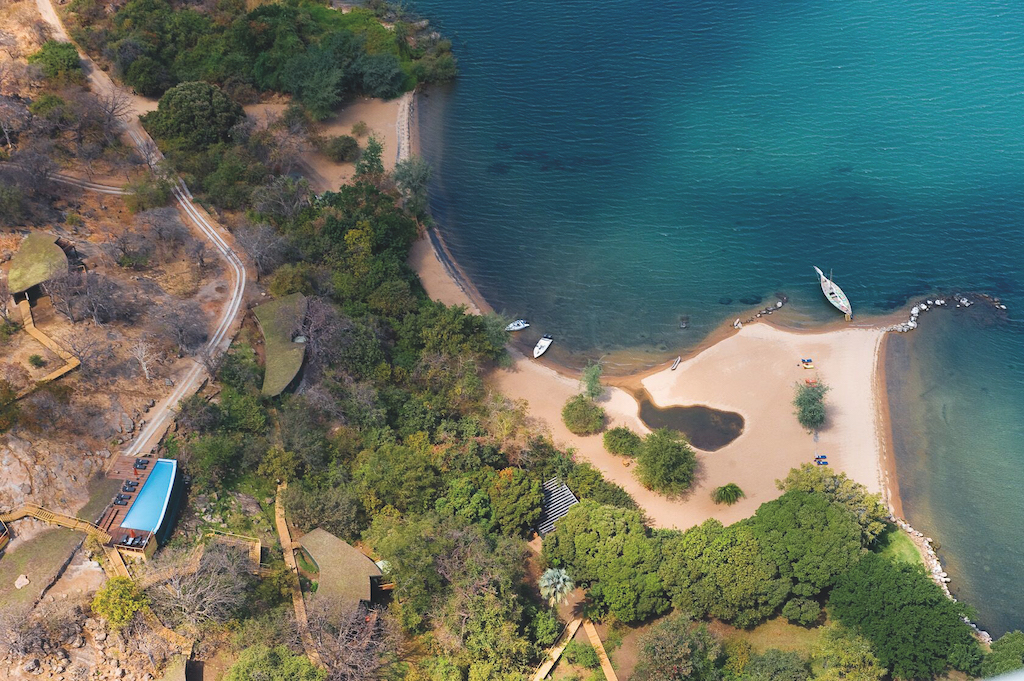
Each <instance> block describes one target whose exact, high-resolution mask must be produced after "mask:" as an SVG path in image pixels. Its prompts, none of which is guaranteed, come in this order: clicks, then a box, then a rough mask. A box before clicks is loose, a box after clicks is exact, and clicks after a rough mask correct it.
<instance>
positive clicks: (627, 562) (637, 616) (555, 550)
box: [543, 501, 668, 622]
mask: <svg viewBox="0 0 1024 681" xmlns="http://www.w3.org/2000/svg"><path fill="white" fill-rule="evenodd" d="M543 551H544V558H545V559H546V560H547V562H548V564H549V565H552V566H553V567H561V568H565V569H566V570H568V572H569V574H570V575H571V576H572V577H573V579H574V580H576V581H577V582H578V583H584V584H589V585H590V592H589V595H590V597H591V598H592V599H594V600H595V601H596V602H597V604H598V605H599V607H600V608H601V609H603V610H606V611H608V612H610V613H611V614H613V615H614V616H615V617H616V618H617V619H619V620H621V621H623V622H637V621H641V620H644V619H647V618H648V617H650V616H651V615H658V614H661V613H663V612H665V611H666V610H667V609H668V599H667V598H666V596H665V592H664V589H663V588H662V584H661V578H660V577H659V575H658V566H659V564H660V562H661V552H660V547H659V545H658V542H657V541H655V540H654V539H653V538H651V537H650V536H649V535H648V532H647V528H646V527H644V524H643V517H642V516H641V515H640V513H638V512H636V511H627V510H623V509H619V508H612V507H610V506H601V505H600V504H597V503H594V502H592V501H583V502H581V503H579V504H576V505H575V506H573V507H572V509H571V510H570V511H569V513H568V515H566V516H565V517H564V518H562V519H561V520H559V521H558V525H557V526H556V527H555V531H554V532H552V533H550V534H548V535H547V536H545V537H544V549H543Z"/></svg>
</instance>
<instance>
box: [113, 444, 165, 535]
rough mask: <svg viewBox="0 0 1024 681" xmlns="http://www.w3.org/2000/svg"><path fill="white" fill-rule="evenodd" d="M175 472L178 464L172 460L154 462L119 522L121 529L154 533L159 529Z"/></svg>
mask: <svg viewBox="0 0 1024 681" xmlns="http://www.w3.org/2000/svg"><path fill="white" fill-rule="evenodd" d="M177 470H178V462H177V461H175V460H174V459H157V460H156V463H154V464H153V471H152V472H151V473H150V474H149V478H147V479H146V483H145V484H144V485H143V486H142V489H141V490H139V496H138V497H137V498H136V499H135V503H134V504H132V507H131V509H129V511H128V515H126V516H125V517H124V520H122V521H121V527H124V528H128V529H132V530H141V531H143V532H156V531H157V530H158V529H159V528H160V525H161V523H163V521H164V514H166V513H167V502H168V501H169V500H170V498H171V491H172V490H173V488H174V476H175V473H176V472H177Z"/></svg>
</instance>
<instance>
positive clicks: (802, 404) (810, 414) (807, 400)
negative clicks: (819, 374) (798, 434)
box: [793, 383, 829, 431]
mask: <svg viewBox="0 0 1024 681" xmlns="http://www.w3.org/2000/svg"><path fill="white" fill-rule="evenodd" d="M828 390H829V388H828V386H827V385H825V384H824V383H815V384H814V385H808V384H806V383H797V384H796V397H795V398H794V399H793V406H795V407H796V420H797V421H799V422H800V425H801V426H803V427H804V428H806V429H807V430H808V431H813V430H817V429H819V428H821V427H822V426H823V425H825V393H827V392H828Z"/></svg>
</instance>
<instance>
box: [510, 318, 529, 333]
mask: <svg viewBox="0 0 1024 681" xmlns="http://www.w3.org/2000/svg"><path fill="white" fill-rule="evenodd" d="M529 326H530V322H528V321H526V320H525V319H517V320H515V321H514V322H512V323H511V324H509V325H508V326H506V327H505V330H506V331H522V330H523V329H525V328H527V327H529Z"/></svg>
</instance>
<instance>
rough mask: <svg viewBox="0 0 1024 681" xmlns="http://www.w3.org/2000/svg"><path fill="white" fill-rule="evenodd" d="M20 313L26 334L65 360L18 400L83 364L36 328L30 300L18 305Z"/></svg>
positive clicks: (21, 394)
mask: <svg viewBox="0 0 1024 681" xmlns="http://www.w3.org/2000/svg"><path fill="white" fill-rule="evenodd" d="M18 311H19V312H21V323H22V326H23V327H24V329H25V332H26V333H27V334H28V335H30V336H32V337H33V338H35V339H36V340H37V341H39V342H40V343H41V344H42V345H43V347H45V348H46V349H47V350H50V351H51V352H52V353H53V354H55V355H57V356H58V357H60V358H61V359H62V360H64V366H62V367H61V368H59V369H57V370H56V371H53V372H50V373H49V374H47V375H46V376H44V377H42V378H41V379H39V380H38V381H36V382H35V383H34V384H33V385H31V386H29V387H28V388H25V389H24V390H22V391H21V392H19V393H18V394H17V396H16V399H19V400H20V399H21V398H23V397H25V396H27V395H30V394H32V393H33V392H34V391H35V389H36V388H37V387H39V385H40V384H43V383H49V382H50V381H53V380H55V379H58V378H60V377H61V376H63V375H64V374H66V373H68V372H69V371H71V370H73V369H76V368H78V366H79V365H80V364H81V362H79V361H78V358H77V357H75V356H74V355H72V354H71V353H70V352H68V351H67V350H65V349H64V348H62V347H61V346H60V345H58V344H57V342H56V341H54V340H53V339H52V338H50V337H49V336H47V335H46V334H45V333H43V332H42V331H40V330H39V329H37V328H36V324H35V321H34V320H33V319H32V306H31V305H30V304H29V302H28V300H22V301H20V302H19V303H18Z"/></svg>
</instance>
